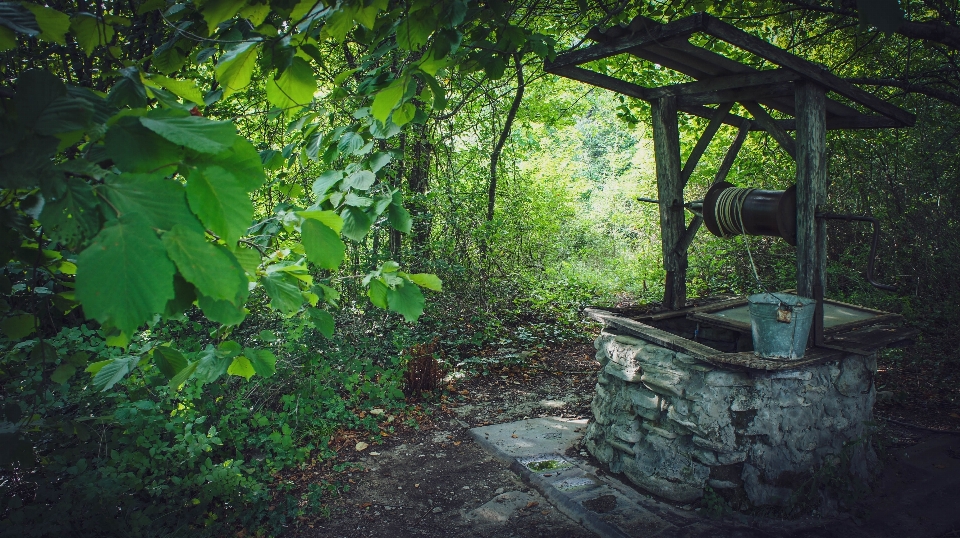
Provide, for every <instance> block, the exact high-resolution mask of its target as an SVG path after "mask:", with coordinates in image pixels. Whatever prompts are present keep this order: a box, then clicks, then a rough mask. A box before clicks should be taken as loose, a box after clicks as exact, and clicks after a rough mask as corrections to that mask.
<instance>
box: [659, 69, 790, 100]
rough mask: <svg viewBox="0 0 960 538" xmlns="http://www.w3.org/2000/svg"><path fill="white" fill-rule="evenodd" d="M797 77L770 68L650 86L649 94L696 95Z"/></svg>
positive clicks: (774, 82) (787, 80)
mask: <svg viewBox="0 0 960 538" xmlns="http://www.w3.org/2000/svg"><path fill="white" fill-rule="evenodd" d="M798 78H800V75H797V74H796V73H794V72H793V71H789V70H786V69H770V70H767V71H756V72H753V73H743V74H740V73H738V74H735V75H722V76H717V77H713V78H709V79H705V80H698V81H697V82H685V83H683V84H673V85H670V86H659V87H657V88H650V95H651V96H652V97H667V96H669V95H674V96H677V97H680V96H682V95H697V94H701V93H707V92H715V91H720V90H734V89H744V88H750V87H752V86H763V85H767V84H776V83H779V82H792V81H794V80H797V79H798Z"/></svg>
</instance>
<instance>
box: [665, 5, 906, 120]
mask: <svg viewBox="0 0 960 538" xmlns="http://www.w3.org/2000/svg"><path fill="white" fill-rule="evenodd" d="M681 20H683V19H681ZM701 20H702V24H703V28H704V30H705V31H706V33H708V34H710V35H712V36H714V37H717V38H719V39H722V40H724V41H726V42H728V43H730V44H732V45H736V46H738V47H740V48H742V49H743V50H746V51H748V52H752V53H753V54H756V55H757V56H760V57H761V58H763V59H765V60H769V61H771V62H773V63H775V64H777V65H779V66H781V67H785V68H787V69H792V70H794V71H796V72H798V73H800V74H801V75H803V76H805V77H807V78H809V79H811V80H813V81H816V82H818V83H820V84H821V85H823V86H824V87H826V88H828V89H830V90H831V91H835V92H837V93H839V94H840V95H842V96H844V97H847V98H849V99H852V100H854V101H856V102H858V103H860V104H862V105H864V106H866V107H867V108H869V109H871V110H873V111H874V112H878V113H880V114H883V115H884V116H887V117H888V118H892V119H895V120H897V121H899V122H900V123H901V124H902V125H903V126H912V125H913V124H914V122H915V121H916V117H915V116H914V115H913V114H911V113H909V112H907V111H906V110H903V109H901V108H899V107H897V106H894V105H892V104H890V103H888V102H886V101H884V100H883V99H880V98H879V97H877V96H875V95H873V94H871V93H868V92H866V91H864V90H862V89H860V88H858V87H856V86H854V85H853V84H851V83H849V82H847V81H846V80H843V79H842V78H840V77H838V76H836V75H834V74H833V73H830V72H829V71H827V70H826V69H824V68H822V67H820V66H818V65H816V64H814V63H813V62H810V61H807V60H804V59H803V58H801V57H799V56H796V55H794V54H791V53H789V52H787V51H785V50H783V49H781V48H779V47H777V46H775V45H772V44H770V43H767V42H766V41H764V40H763V39H760V38H759V37H756V36H754V35H751V34H748V33H747V32H744V31H743V30H741V29H739V28H737V27H735V26H733V25H731V24H728V23H726V22H723V21H721V20H719V19H717V18H714V17H712V16H710V15H706V14H703V15H702V19H701ZM677 22H679V21H677Z"/></svg>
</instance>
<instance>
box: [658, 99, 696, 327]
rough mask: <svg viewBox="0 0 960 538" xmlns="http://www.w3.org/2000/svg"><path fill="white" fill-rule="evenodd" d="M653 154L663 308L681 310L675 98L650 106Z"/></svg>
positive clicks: (683, 272) (683, 270)
mask: <svg viewBox="0 0 960 538" xmlns="http://www.w3.org/2000/svg"><path fill="white" fill-rule="evenodd" d="M651 116H652V119H653V150H654V156H655V160H656V166H657V193H658V198H659V199H660V240H661V247H662V251H663V269H664V270H665V271H666V273H667V277H666V282H665V288H664V297H663V306H664V307H665V308H669V309H671V310H677V309H680V308H683V307H684V305H685V304H686V301H687V284H686V280H687V278H686V276H687V256H686V251H684V252H682V253H677V252H675V251H674V249H675V248H676V245H677V243H678V242H679V241H680V238H681V236H682V235H683V232H684V229H685V227H686V226H685V222H684V220H685V218H684V214H683V183H682V182H681V181H680V131H679V127H678V123H677V98H676V97H661V98H660V99H656V100H654V101H652V102H651Z"/></svg>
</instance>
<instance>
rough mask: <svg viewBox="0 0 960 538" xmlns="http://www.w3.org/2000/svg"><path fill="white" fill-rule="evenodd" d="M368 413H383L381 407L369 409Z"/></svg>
mask: <svg viewBox="0 0 960 538" xmlns="http://www.w3.org/2000/svg"><path fill="white" fill-rule="evenodd" d="M370 414H371V415H382V414H383V409H371V410H370Z"/></svg>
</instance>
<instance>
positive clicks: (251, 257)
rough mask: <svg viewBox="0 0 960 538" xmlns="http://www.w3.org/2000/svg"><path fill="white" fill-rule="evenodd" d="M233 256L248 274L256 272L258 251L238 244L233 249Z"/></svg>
mask: <svg viewBox="0 0 960 538" xmlns="http://www.w3.org/2000/svg"><path fill="white" fill-rule="evenodd" d="M233 257H234V258H236V259H237V262H239V263H240V267H243V270H244V272H246V273H247V274H248V275H250V276H254V275H256V274H257V269H258V268H259V267H260V252H258V251H257V250H256V249H252V248H247V247H241V246H238V247H236V248H234V249H233Z"/></svg>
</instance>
